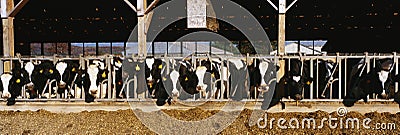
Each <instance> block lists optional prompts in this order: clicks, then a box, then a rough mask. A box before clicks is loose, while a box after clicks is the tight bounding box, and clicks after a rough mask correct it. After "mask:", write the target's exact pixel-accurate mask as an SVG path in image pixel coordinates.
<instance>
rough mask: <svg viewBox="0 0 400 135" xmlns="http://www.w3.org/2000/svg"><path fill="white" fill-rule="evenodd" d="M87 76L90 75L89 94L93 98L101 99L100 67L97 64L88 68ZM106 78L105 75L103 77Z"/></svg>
mask: <svg viewBox="0 0 400 135" xmlns="http://www.w3.org/2000/svg"><path fill="white" fill-rule="evenodd" d="M86 72H87V75H88V77H89V78H88V79H89V88H88V90H89V91H88V92H89V94H90V95H91V96H93V97H94V98H99V97H100V92H99V89H100V86H99V84H100V78H99V76H102V75H101V74H102V73H101V71H100V68H99V67H98V65H97V64H90V65H89V66H88V68H87V71H86ZM103 77H104V75H103Z"/></svg>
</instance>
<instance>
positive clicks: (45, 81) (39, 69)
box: [31, 60, 59, 98]
mask: <svg viewBox="0 0 400 135" xmlns="http://www.w3.org/2000/svg"><path fill="white" fill-rule="evenodd" d="M57 74H59V73H58V71H57V70H56V68H55V66H54V64H53V62H52V61H49V60H43V61H40V63H38V65H35V66H34V70H33V72H32V75H31V81H32V83H33V84H34V87H35V88H36V89H37V91H38V93H39V97H41V98H50V97H56V94H55V93H56V91H55V89H53V88H55V87H56V86H55V83H52V84H49V82H50V81H53V80H56V78H57ZM49 88H50V89H51V95H50V94H49Z"/></svg>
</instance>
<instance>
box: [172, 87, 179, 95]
mask: <svg viewBox="0 0 400 135" xmlns="http://www.w3.org/2000/svg"><path fill="white" fill-rule="evenodd" d="M172 97H179V91H178V90H177V89H174V90H172Z"/></svg>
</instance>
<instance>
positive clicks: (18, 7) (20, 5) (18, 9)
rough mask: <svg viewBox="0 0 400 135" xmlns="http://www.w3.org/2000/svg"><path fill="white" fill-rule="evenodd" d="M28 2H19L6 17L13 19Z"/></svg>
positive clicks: (24, 0) (25, 0)
mask: <svg viewBox="0 0 400 135" xmlns="http://www.w3.org/2000/svg"><path fill="white" fill-rule="evenodd" d="M28 1H29V0H21V1H19V2H18V4H17V5H15V7H14V8H13V9H12V10H11V11H10V12H9V13H8V17H15V15H17V14H18V12H19V11H20V10H21V9H22V8H23V7H24V6H25V5H26V3H28Z"/></svg>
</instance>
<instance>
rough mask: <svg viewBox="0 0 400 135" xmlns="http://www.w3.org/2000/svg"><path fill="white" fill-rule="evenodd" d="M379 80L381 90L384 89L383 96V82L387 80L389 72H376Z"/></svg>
mask: <svg viewBox="0 0 400 135" xmlns="http://www.w3.org/2000/svg"><path fill="white" fill-rule="evenodd" d="M378 77H379V80H380V81H381V84H382V88H383V89H384V90H383V92H382V94H385V82H386V80H387V79H388V78H389V71H380V72H378Z"/></svg>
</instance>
